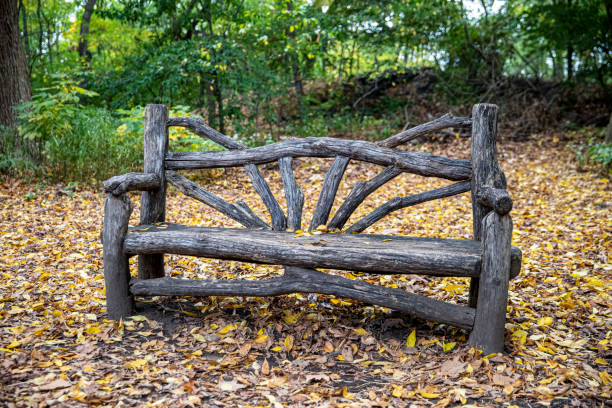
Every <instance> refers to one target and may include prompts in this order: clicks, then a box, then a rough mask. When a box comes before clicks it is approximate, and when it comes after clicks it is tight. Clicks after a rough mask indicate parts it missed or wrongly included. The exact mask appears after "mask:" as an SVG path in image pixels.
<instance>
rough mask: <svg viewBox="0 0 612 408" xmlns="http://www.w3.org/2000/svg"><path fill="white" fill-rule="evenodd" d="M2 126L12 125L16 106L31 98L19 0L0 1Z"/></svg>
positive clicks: (0, 115) (0, 111) (0, 116)
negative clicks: (21, 32)
mask: <svg viewBox="0 0 612 408" xmlns="http://www.w3.org/2000/svg"><path fill="white" fill-rule="evenodd" d="M0 83H2V91H1V92H0V125H3V126H13V125H14V124H15V116H14V112H13V108H14V107H15V106H16V105H19V104H20V103H23V102H26V101H29V100H30V99H32V90H31V88H30V76H29V74H28V65H27V61H26V55H25V52H24V50H23V43H22V42H21V37H20V32H19V7H18V4H17V1H16V0H7V1H2V2H0Z"/></svg>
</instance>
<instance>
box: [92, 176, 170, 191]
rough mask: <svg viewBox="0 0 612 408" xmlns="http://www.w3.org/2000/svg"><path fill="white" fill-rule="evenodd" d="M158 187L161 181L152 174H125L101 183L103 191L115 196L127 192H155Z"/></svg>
mask: <svg viewBox="0 0 612 408" xmlns="http://www.w3.org/2000/svg"><path fill="white" fill-rule="evenodd" d="M160 185H161V179H160V178H159V176H158V175H157V174H153V173H125V174H122V175H120V176H115V177H111V178H109V179H108V180H104V181H103V182H102V188H103V189H104V191H106V192H107V193H110V194H113V195H116V196H118V195H121V194H123V193H126V192H128V191H150V190H156V189H158V188H159V186H160Z"/></svg>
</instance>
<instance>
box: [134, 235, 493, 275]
mask: <svg viewBox="0 0 612 408" xmlns="http://www.w3.org/2000/svg"><path fill="white" fill-rule="evenodd" d="M163 225H164V226H163V227H161V228H159V227H158V226H152V225H147V226H138V227H136V228H134V229H132V230H131V231H130V232H129V233H128V234H127V237H126V239H125V243H124V251H125V252H126V253H127V254H129V255H135V254H143V253H144V254H155V253H173V254H179V255H192V256H202V257H209V258H220V259H228V260H237V261H247V262H257V263H265V264H277V265H288V266H301V267H307V268H330V269H344V270H353V271H361V272H371V273H390V274H412V273H422V274H426V275H435V276H479V274H480V262H481V252H482V251H481V245H480V243H479V242H477V241H473V240H469V239H468V240H466V239H461V240H453V239H434V238H416V237H395V236H394V237H389V236H386V235H359V234H317V235H311V236H296V235H295V234H293V233H290V232H284V231H266V230H241V229H228V228H212V227H188V226H183V225H177V224H169V223H165V224H163Z"/></svg>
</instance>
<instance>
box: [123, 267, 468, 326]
mask: <svg viewBox="0 0 612 408" xmlns="http://www.w3.org/2000/svg"><path fill="white" fill-rule="evenodd" d="M131 290H132V292H133V293H134V294H136V295H142V296H157V295H160V296H277V295H283V294H289V293H296V292H297V293H321V294H326V295H334V296H340V297H348V298H351V299H355V300H358V301H360V302H364V303H370V304H376V305H381V306H384V307H388V308H391V309H394V310H399V311H402V312H405V313H409V314H412V315H414V316H417V317H420V318H423V319H429V320H433V321H436V322H439V323H446V324H450V325H453V326H457V327H461V328H464V329H468V330H469V329H471V328H472V326H473V322H474V309H471V308H469V307H465V306H460V305H455V304H452V303H447V302H442V301H439V300H435V299H430V298H428V297H425V296H420V295H416V294H414V293H409V292H405V291H403V290H401V289H394V288H387V287H383V286H379V285H374V284H371V283H367V282H361V281H358V280H351V279H347V278H343V277H341V276H335V275H328V274H325V273H322V272H319V271H316V270H312V269H305V268H293V267H288V268H287V272H286V274H285V275H284V276H282V277H280V278H273V279H265V280H261V281H244V280H216V281H215V280H212V281H211V280H208V281H196V280H187V279H175V278H161V279H154V280H146V281H143V280H137V279H135V280H133V281H132V282H131Z"/></svg>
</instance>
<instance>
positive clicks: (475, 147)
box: [469, 103, 506, 307]
mask: <svg viewBox="0 0 612 408" xmlns="http://www.w3.org/2000/svg"><path fill="white" fill-rule="evenodd" d="M497 111H498V108H497V105H491V104H487V103H479V104H477V105H474V108H473V109H472V143H471V155H472V186H471V195H472V214H473V225H474V239H475V240H477V241H481V240H482V221H483V219H484V217H485V216H486V215H487V213H488V212H489V211H491V210H492V209H491V208H489V207H487V206H485V205H483V204H482V203H480V202H479V200H478V199H477V198H478V195H479V193H480V192H481V191H482V190H483V189H484V188H486V187H492V188H502V189H505V188H506V177H505V176H504V173H503V172H502V171H501V169H500V168H499V164H498V163H497V151H496V143H495V138H496V137H497ZM478 293H479V290H478V278H472V280H471V282H470V296H469V306H470V307H476V304H477V303H478Z"/></svg>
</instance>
